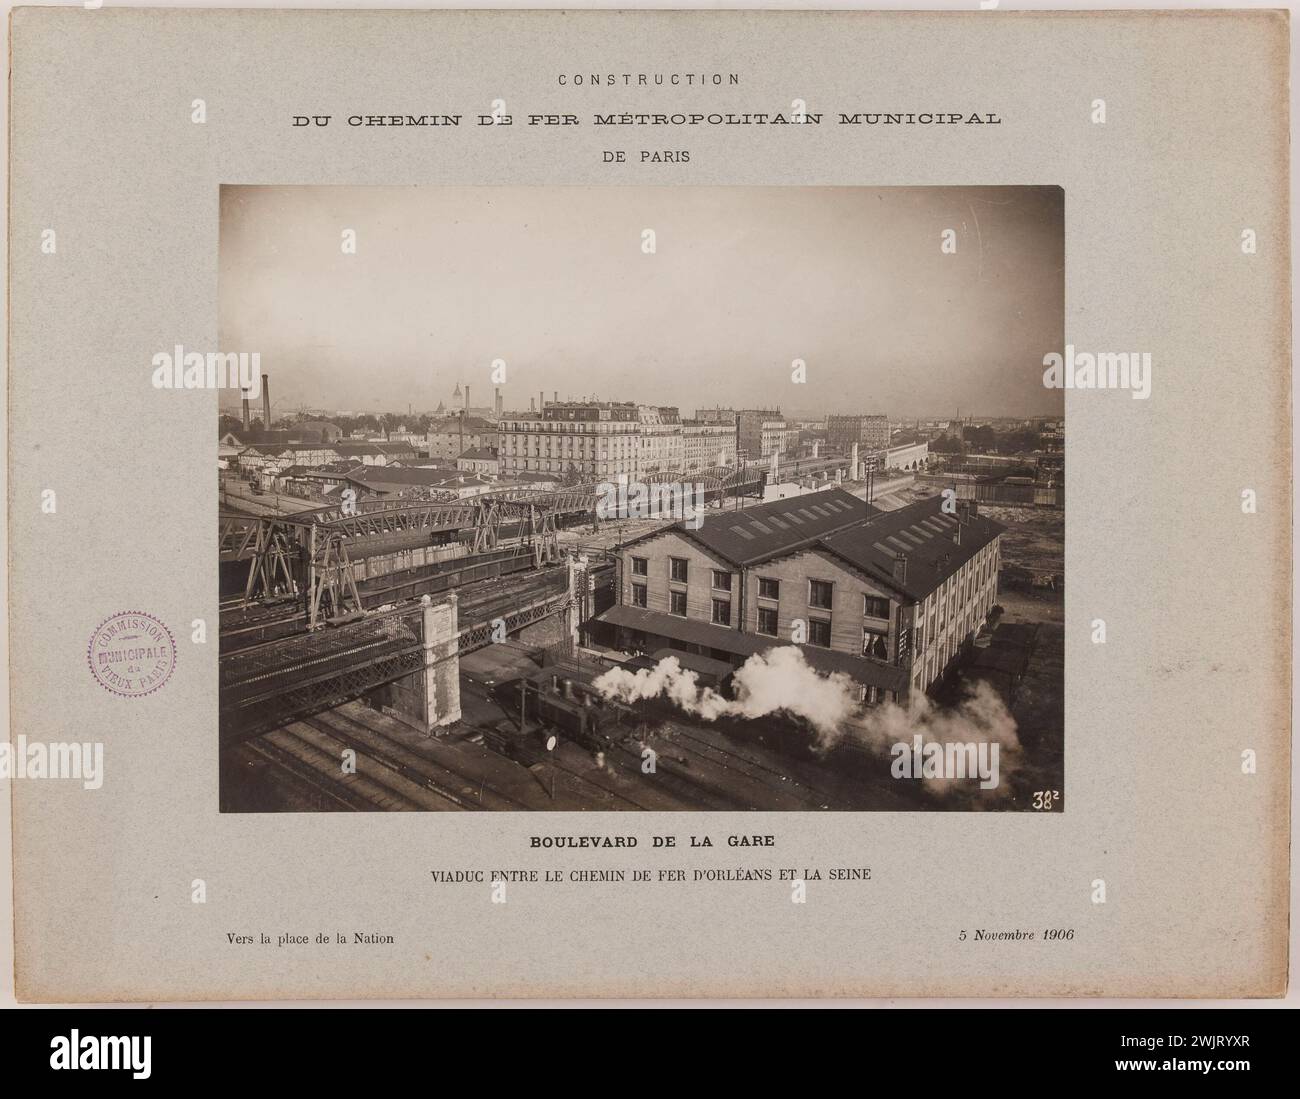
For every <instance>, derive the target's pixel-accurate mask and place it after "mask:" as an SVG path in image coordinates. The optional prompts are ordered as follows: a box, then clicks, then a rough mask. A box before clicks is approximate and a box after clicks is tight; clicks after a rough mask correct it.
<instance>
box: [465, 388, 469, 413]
mask: <svg viewBox="0 0 1300 1099" xmlns="http://www.w3.org/2000/svg"><path fill="white" fill-rule="evenodd" d="M465 415H466V416H468V415H469V386H468V385H466V386H465Z"/></svg>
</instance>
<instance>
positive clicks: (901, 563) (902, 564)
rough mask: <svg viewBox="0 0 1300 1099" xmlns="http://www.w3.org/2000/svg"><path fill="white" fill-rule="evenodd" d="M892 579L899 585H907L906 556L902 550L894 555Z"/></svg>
mask: <svg viewBox="0 0 1300 1099" xmlns="http://www.w3.org/2000/svg"><path fill="white" fill-rule="evenodd" d="M894 579H895V580H897V581H898V582H899V583H900V584H906V583H907V554H905V553H903V552H902V550H899V552H897V553H896V554H894Z"/></svg>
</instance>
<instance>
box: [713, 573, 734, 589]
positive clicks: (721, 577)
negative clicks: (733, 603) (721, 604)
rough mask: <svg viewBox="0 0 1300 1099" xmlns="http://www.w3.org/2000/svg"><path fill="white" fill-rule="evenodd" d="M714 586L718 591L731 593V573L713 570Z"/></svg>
mask: <svg viewBox="0 0 1300 1099" xmlns="http://www.w3.org/2000/svg"><path fill="white" fill-rule="evenodd" d="M713 586H714V587H715V588H716V589H717V590H718V591H731V573H729V572H723V571H722V570H721V569H714V570H713Z"/></svg>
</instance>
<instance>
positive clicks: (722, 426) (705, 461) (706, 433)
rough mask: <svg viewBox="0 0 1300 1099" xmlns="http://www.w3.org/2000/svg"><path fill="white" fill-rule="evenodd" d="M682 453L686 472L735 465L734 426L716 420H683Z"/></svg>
mask: <svg viewBox="0 0 1300 1099" xmlns="http://www.w3.org/2000/svg"><path fill="white" fill-rule="evenodd" d="M682 452H683V455H684V457H685V465H684V466H683V468H684V469H686V470H700V469H709V468H711V467H713V466H734V465H735V464H736V426H735V424H730V423H726V422H724V421H716V420H683V421H682Z"/></svg>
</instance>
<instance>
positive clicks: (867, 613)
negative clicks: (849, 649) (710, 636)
mask: <svg viewBox="0 0 1300 1099" xmlns="http://www.w3.org/2000/svg"><path fill="white" fill-rule="evenodd" d="M712 571H713V579H712V583H713V587H714V588H715V589H716V590H718V591H731V577H732V574H731V573H729V572H725V571H723V570H721V569H713V570H712ZM649 573H650V562H649V559H648V558H645V557H633V558H632V574H633V575H634V576H648V575H649ZM689 576H690V561H688V560H687V559H686V558H685V557H670V558H668V578H669V579H670V580H672V581H673V582H674V583H677V584H685V583H686V582H687V579H688V577H689ZM758 597H759V598H760V599H771V600H779V599H780V598H781V581H779V580H776V579H773V578H772V577H770V576H760V577H759V578H758ZM834 599H835V585H834V584H832V583H831V582H830V581H829V580H809V581H808V606H810V607H814V608H816V609H817V610H826V611H828V610H830V609H831V608H832V606H833V605H834ZM862 614H863V616H864V617H867V618H884V619H888V618H889V600H888V599H886V598H884V597H883V596H877V595H863V597H862Z"/></svg>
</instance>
